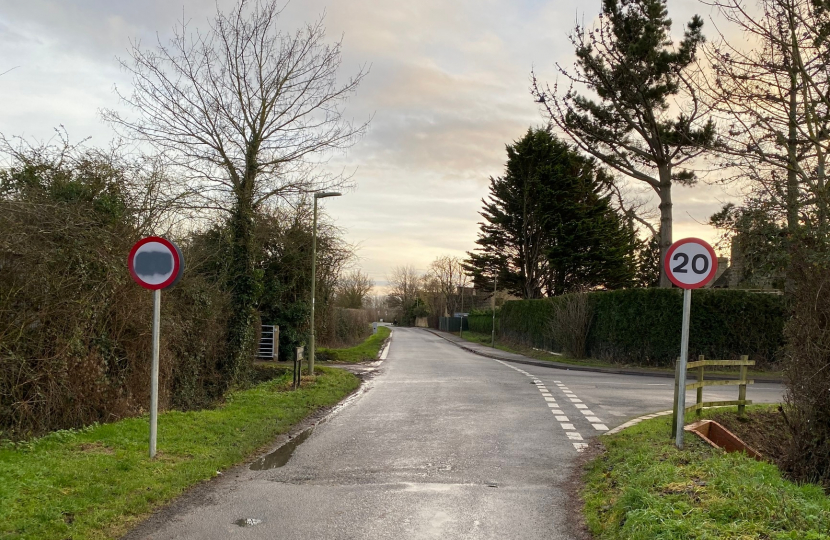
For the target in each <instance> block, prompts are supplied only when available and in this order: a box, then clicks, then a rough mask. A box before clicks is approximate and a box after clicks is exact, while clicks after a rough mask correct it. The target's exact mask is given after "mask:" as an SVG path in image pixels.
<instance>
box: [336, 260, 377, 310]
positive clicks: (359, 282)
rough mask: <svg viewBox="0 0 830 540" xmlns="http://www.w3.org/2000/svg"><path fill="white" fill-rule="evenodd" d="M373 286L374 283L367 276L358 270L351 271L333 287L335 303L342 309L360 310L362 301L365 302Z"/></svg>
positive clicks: (362, 304)
mask: <svg viewBox="0 0 830 540" xmlns="http://www.w3.org/2000/svg"><path fill="white" fill-rule="evenodd" d="M374 286H375V283H374V282H373V281H372V279H371V278H370V277H369V276H368V274H365V273H363V272H362V271H361V270H360V269H359V268H358V269H356V270H352V271H351V272H349V273H348V274H345V275H341V276H340V277H339V278H338V279H337V284H336V285H335V297H336V299H337V300H336V303H337V305H338V306H339V307H342V308H350V309H360V308H362V307H364V300H366V298H367V297H368V295H369V293H370V292H371V291H372V288H373V287H374Z"/></svg>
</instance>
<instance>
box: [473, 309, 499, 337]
mask: <svg viewBox="0 0 830 540" xmlns="http://www.w3.org/2000/svg"><path fill="white" fill-rule="evenodd" d="M467 324H468V327H469V330H470V332H478V333H479V334H489V333H490V332H492V331H493V312H492V311H482V312H476V313H470V316H469V317H467ZM498 328H499V314H498V312H496V331H498Z"/></svg>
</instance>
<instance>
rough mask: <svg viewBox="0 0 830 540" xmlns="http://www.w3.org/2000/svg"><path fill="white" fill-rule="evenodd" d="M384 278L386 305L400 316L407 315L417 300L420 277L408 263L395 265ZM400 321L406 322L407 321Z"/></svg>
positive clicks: (404, 316)
mask: <svg viewBox="0 0 830 540" xmlns="http://www.w3.org/2000/svg"><path fill="white" fill-rule="evenodd" d="M386 279H387V281H388V282H389V292H388V294H387V305H388V306H389V308H390V309H393V310H396V311H398V312H399V313H400V316H401V317H402V318H406V317H408V316H409V314H410V313H411V312H412V310H413V308H414V307H415V305H416V304H417V303H418V301H419V298H418V294H419V292H420V290H421V283H422V277H421V276H420V275H419V274H418V272H417V271H416V270H415V268H414V267H413V266H411V265H408V266H396V267H395V268H393V269H392V272H391V274H390V275H389V276H387V278H386ZM402 322H403V323H404V324H406V323H407V322H409V321H403V320H402Z"/></svg>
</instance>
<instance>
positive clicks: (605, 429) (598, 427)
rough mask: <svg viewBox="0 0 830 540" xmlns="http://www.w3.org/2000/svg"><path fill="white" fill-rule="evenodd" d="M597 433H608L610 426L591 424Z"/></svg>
mask: <svg viewBox="0 0 830 540" xmlns="http://www.w3.org/2000/svg"><path fill="white" fill-rule="evenodd" d="M591 425H592V426H594V429H596V430H597V431H608V426H606V425H605V424H591Z"/></svg>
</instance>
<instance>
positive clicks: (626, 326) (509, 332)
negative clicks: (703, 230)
mask: <svg viewBox="0 0 830 540" xmlns="http://www.w3.org/2000/svg"><path fill="white" fill-rule="evenodd" d="M567 298H568V296H561V297H555V298H551V299H544V300H519V301H511V302H506V303H505V305H504V306H503V307H502V311H501V337H502V338H503V339H506V340H509V341H513V342H516V343H519V344H521V345H525V346H532V347H537V348H543V349H546V350H554V351H559V350H562V349H563V348H567V347H566V344H565V343H563V342H562V339H563V338H562V337H560V338H559V339H557V338H556V337H555V336H554V335H552V334H551V333H550V331H549V326H550V321H552V320H553V319H554V317H555V313H556V309H557V306H558V305H560V304H562V303H563V302H567V301H568V299H567ZM586 298H587V300H588V302H587V304H588V305H589V306H590V308H591V309H592V310H593V313H594V319H593V322H592V324H591V325H590V330H589V331H588V338H587V342H586V353H587V355H588V356H590V357H592V358H599V359H604V360H608V361H612V362H623V363H629V364H635V365H643V366H663V367H669V366H673V365H674V362H675V359H676V358H677V356H678V354H679V352H680V330H681V323H682V307H683V296H682V291H680V290H679V289H656V288H655V289H626V290H620V291H611V292H592V293H587V297H586ZM786 316H787V314H786V310H785V306H784V299H783V297H782V296H779V295H774V294H763V293H751V292H746V291H739V290H722V289H714V290H713V289H702V290H696V291H693V292H692V313H691V329H690V338H689V352H690V356H691V357H692V358H694V357H696V356H697V355H700V354H702V355H705V356H706V357H708V358H720V359H729V358H738V357H739V356H740V355H743V354H747V355H749V356H750V358H751V359H753V360H756V361H757V362H758V364H759V365H761V366H764V365H765V366H769V365H770V364H772V363H773V362H774V361H775V360H776V355H777V353H778V350H779V348H780V347H781V346H782V344H783V327H784V322H785V320H786Z"/></svg>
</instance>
